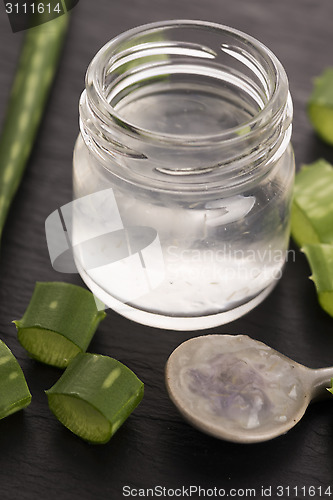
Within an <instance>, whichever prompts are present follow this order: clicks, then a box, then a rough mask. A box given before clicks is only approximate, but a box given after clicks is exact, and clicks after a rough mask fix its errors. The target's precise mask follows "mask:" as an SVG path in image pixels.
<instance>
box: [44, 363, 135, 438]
mask: <svg viewBox="0 0 333 500" xmlns="http://www.w3.org/2000/svg"><path fill="white" fill-rule="evenodd" d="M143 391H144V385H143V383H142V382H141V380H139V379H138V377H137V376H136V375H135V374H134V373H133V372H132V371H131V370H130V369H129V368H128V367H127V366H125V365H123V364H122V363H120V362H119V361H116V360H115V359H113V358H110V357H109V356H103V355H100V354H90V353H84V354H78V355H77V356H76V357H75V358H74V359H73V361H71V363H70V364H69V366H68V368H67V369H66V370H65V371H64V373H63V375H62V376H61V377H60V379H59V380H58V381H57V382H56V383H55V384H54V385H53V387H51V388H50V389H49V390H48V391H45V392H46V394H47V397H48V403H49V407H50V410H51V411H52V412H53V413H54V415H55V416H56V418H57V419H58V420H59V421H60V422H61V423H62V424H63V425H64V426H65V427H67V428H68V429H69V430H70V431H72V432H73V433H74V434H76V435H78V436H79V437H81V438H82V439H84V440H86V441H89V442H91V443H96V444H103V443H106V442H107V441H109V439H110V438H111V437H112V436H113V434H114V433H115V432H116V431H117V430H118V429H119V427H120V426H121V425H122V424H123V423H124V422H125V420H126V419H127V418H128V417H129V415H130V414H131V413H132V411H133V410H134V409H135V408H136V406H137V405H138V404H139V403H140V401H141V399H142V397H143Z"/></svg>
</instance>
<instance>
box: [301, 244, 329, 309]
mask: <svg viewBox="0 0 333 500" xmlns="http://www.w3.org/2000/svg"><path fill="white" fill-rule="evenodd" d="M302 250H303V252H304V253H305V255H306V257H307V260H308V262H309V265H310V268H311V271H312V276H311V279H312V280H313V282H314V284H315V286H316V290H317V295H318V300H319V303H320V305H321V307H322V308H323V309H324V311H326V312H327V313H328V314H330V315H331V316H333V245H326V244H312V245H305V246H304V247H303V249H302Z"/></svg>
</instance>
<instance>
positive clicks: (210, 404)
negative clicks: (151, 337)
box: [166, 335, 333, 443]
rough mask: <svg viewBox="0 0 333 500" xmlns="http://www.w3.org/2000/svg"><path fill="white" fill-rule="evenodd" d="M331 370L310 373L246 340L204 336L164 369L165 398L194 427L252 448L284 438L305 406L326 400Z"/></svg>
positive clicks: (181, 348) (187, 345) (176, 353)
mask: <svg viewBox="0 0 333 500" xmlns="http://www.w3.org/2000/svg"><path fill="white" fill-rule="evenodd" d="M331 377H333V368H321V369H317V370H314V369H311V368H307V367H306V366H303V365H301V364H299V363H296V362H295V361H293V360H292V359H290V358H288V357H287V356H284V355H283V354H280V353H279V352H278V351H276V350H274V349H272V348H271V347H269V346H267V345H266V344H264V343H262V342H259V341H257V340H254V339H252V338H250V337H248V336H247V335H204V336H201V337H195V338H192V339H190V340H188V341H186V342H184V343H183V344H181V345H180V346H179V347H177V348H176V349H175V350H174V351H173V353H172V354H171V356H170V357H169V359H168V361H167V364H166V386H167V390H168V393H169V396H170V398H171V400H172V401H173V403H174V404H175V405H176V407H177V408H178V410H179V411H180V413H181V414H182V415H183V417H184V418H185V419H186V420H187V421H188V422H190V423H191V424H192V425H193V426H194V427H196V428H198V429H200V430H202V431H204V432H206V433H207V434H210V435H212V436H215V437H217V438H220V439H225V440H228V441H233V442H238V443H255V442H260V441H267V440H269V439H273V438H275V437H277V436H280V435H281V434H285V433H286V432H287V431H288V430H289V429H291V428H292V427H294V425H296V424H297V422H299V420H300V419H301V418H302V416H303V415H304V413H305V411H306V408H307V407H308V405H309V403H310V402H311V401H312V400H314V399H318V398H321V397H325V395H327V396H328V394H329V393H328V391H326V390H325V388H327V387H329V386H330V379H331Z"/></svg>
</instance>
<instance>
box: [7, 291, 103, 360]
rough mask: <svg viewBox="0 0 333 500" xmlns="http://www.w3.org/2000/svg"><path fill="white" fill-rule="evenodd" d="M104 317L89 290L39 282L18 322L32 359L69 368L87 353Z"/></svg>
mask: <svg viewBox="0 0 333 500" xmlns="http://www.w3.org/2000/svg"><path fill="white" fill-rule="evenodd" d="M104 317H105V312H104V311H99V310H98V309H97V306H96V302H95V298H94V296H93V294H92V293H91V292H89V291H88V290H86V289H84V288H82V287H79V286H76V285H72V284H70V283H61V282H46V283H39V282H37V283H36V286H35V290H34V292H33V295H32V298H31V301H30V303H29V305H28V307H27V309H26V311H25V313H24V316H23V318H22V319H20V320H19V321H14V323H15V325H16V327H17V331H18V339H19V341H20V343H21V344H22V346H23V347H24V348H25V349H26V350H27V351H28V353H29V354H30V356H31V357H33V358H35V359H37V360H38V361H41V362H42V363H46V364H48V365H53V366H57V367H59V368H65V367H66V366H67V365H68V363H69V362H70V361H71V360H72V359H73V358H74V357H75V356H76V355H77V354H78V353H80V352H85V350H86V349H87V347H88V345H89V343H90V341H91V339H92V337H93V335H94V333H95V331H96V329H97V327H98V325H99V323H100V321H101V320H102V319H103V318H104Z"/></svg>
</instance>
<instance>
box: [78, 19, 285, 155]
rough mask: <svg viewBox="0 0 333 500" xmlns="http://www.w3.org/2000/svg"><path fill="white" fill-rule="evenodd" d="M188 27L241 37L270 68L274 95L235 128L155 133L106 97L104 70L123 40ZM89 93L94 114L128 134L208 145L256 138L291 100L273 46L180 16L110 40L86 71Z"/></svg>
mask: <svg viewBox="0 0 333 500" xmlns="http://www.w3.org/2000/svg"><path fill="white" fill-rule="evenodd" d="M189 27H190V28H197V29H208V30H212V31H215V32H220V33H221V34H223V33H224V34H226V35H228V36H232V37H234V38H235V40H238V41H239V42H242V43H245V44H247V45H248V46H249V47H250V46H251V48H252V49H254V50H255V51H256V52H257V53H258V55H260V56H261V57H262V59H263V60H264V61H265V62H266V63H267V71H269V77H270V78H271V81H272V85H271V87H272V89H271V94H270V95H269V96H268V99H267V102H266V103H265V104H264V105H263V107H262V108H261V109H260V110H259V111H258V112H257V113H256V114H255V115H254V116H252V117H251V118H250V119H249V120H247V121H245V122H243V123H240V124H238V125H236V126H234V127H230V128H227V129H224V130H221V131H219V132H217V133H212V134H208V135H204V136H198V135H195V136H191V135H189V136H184V135H182V136H177V135H174V134H168V133H164V132H163V133H161V132H156V131H154V130H151V129H147V128H144V127H141V126H139V125H137V124H134V123H131V122H130V121H128V120H126V119H124V117H123V116H121V113H119V112H117V110H116V109H115V108H114V106H112V104H111V103H110V102H109V101H108V100H107V97H106V95H105V92H104V88H103V81H104V77H105V70H104V69H105V67H106V65H107V63H108V61H109V60H110V55H111V54H112V53H115V51H116V50H117V48H119V47H121V45H122V44H123V43H124V42H126V41H128V40H130V39H133V38H135V37H136V36H138V35H142V34H144V33H149V32H156V31H158V30H161V29H171V28H177V29H181V28H189ZM221 48H222V47H221ZM234 57H235V56H234ZM86 92H87V97H88V100H89V103H90V106H91V107H92V109H93V110H94V112H95V114H96V115H97V116H99V117H100V118H101V119H102V120H103V121H104V122H105V121H108V120H110V119H111V120H112V121H113V122H114V123H115V124H116V125H119V126H120V127H121V128H122V129H125V130H126V134H127V135H133V136H136V137H137V136H141V137H145V138H146V139H148V140H150V141H154V142H159V143H172V144H173V145H175V144H178V145H183V146H192V145H194V146H205V145H209V144H212V143H213V144H214V143H215V144H216V143H221V142H223V143H225V142H228V143H230V142H231V143H234V142H240V141H242V140H244V139H245V138H246V139H251V137H255V136H256V135H257V134H258V130H262V129H263V128H265V127H266V126H267V124H268V123H272V121H274V117H276V116H280V115H281V114H283V112H284V108H285V106H286V102H287V100H288V79H287V75H286V73H285V70H284V68H283V66H282V64H281V63H280V61H279V60H278V58H277V57H276V56H275V55H274V54H273V52H272V51H271V50H270V49H268V48H267V47H266V46H265V45H264V44H263V43H262V42H260V41H258V40H257V39H255V38H254V37H252V36H250V35H247V34H246V33H244V32H242V31H239V30H237V29H235V28H231V27H229V26H226V25H222V24H218V23H213V22H209V21H201V20H189V19H179V20H168V21H158V22H154V23H149V24H144V25H141V26H138V27H136V28H132V29H130V30H127V31H125V32H123V33H121V34H119V35H118V36H116V37H114V38H113V39H111V40H110V41H109V42H108V43H106V44H105V45H104V46H103V47H102V48H101V49H100V50H99V51H98V52H97V54H96V55H95V56H94V58H93V59H92V61H91V63H90V65H89V67H88V70H87V73H86ZM288 125H289V124H288ZM244 130H245V132H244Z"/></svg>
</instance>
